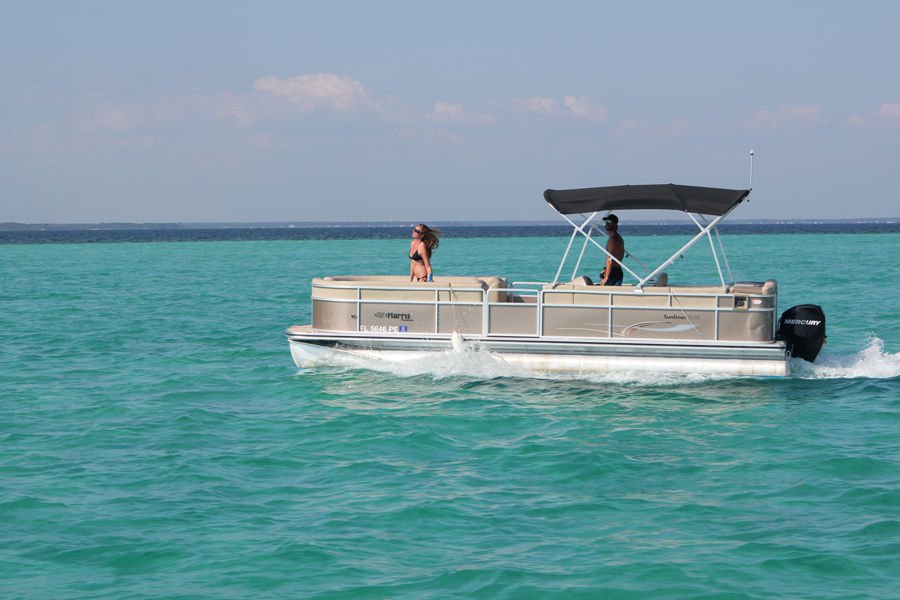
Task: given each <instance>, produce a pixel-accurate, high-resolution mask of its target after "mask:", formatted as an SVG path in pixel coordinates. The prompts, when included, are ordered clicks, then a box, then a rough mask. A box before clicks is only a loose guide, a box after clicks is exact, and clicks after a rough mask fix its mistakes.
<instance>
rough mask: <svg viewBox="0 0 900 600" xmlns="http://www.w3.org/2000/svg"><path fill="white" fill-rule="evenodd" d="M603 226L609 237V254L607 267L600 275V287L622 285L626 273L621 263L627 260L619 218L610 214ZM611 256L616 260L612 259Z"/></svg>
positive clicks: (604, 218) (607, 248) (604, 219)
mask: <svg viewBox="0 0 900 600" xmlns="http://www.w3.org/2000/svg"><path fill="white" fill-rule="evenodd" d="M603 224H604V226H605V227H606V235H607V236H609V239H608V240H607V241H606V251H607V252H608V253H609V254H608V255H607V257H606V266H605V267H603V271H602V272H601V273H600V285H622V278H623V276H624V273H622V265H621V263H622V261H623V260H624V259H625V240H623V239H622V236H621V235H619V217H617V216H616V215H614V214H612V213H610V214H608V215H606V216H605V217H603ZM610 255H611V256H614V257H615V258H616V260H613V259H612V258H610ZM616 261H618V262H616Z"/></svg>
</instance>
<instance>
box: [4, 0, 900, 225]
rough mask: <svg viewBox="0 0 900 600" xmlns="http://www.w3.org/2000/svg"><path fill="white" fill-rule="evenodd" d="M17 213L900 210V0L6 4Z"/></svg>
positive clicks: (829, 213)
mask: <svg viewBox="0 0 900 600" xmlns="http://www.w3.org/2000/svg"><path fill="white" fill-rule="evenodd" d="M0 8H2V14H3V21H2V23H0V78H2V86H0V221H18V222H55V223H62V222H98V221H107V222H108V221H137V222H146V221H217V222H218V221H235V222H238V221H299V220H306V221H310V220H312V221H315V220H360V221H364V220H400V221H404V222H411V221H425V222H434V223H440V222H441V221H446V220H496V219H516V220H522V219H526V220H527V219H541V220H547V219H553V218H554V214H555V213H553V212H552V211H551V210H550V209H549V208H548V207H547V206H546V204H545V203H544V201H543V199H542V196H541V194H542V192H543V190H544V189H546V188H569V187H589V186H598V185H618V184H624V183H632V184H634V183H662V182H675V183H685V184H693V185H709V186H722V187H733V188H739V187H744V186H746V185H747V179H748V160H747V155H748V153H749V150H750V149H751V148H752V149H754V150H755V151H756V160H755V163H754V181H753V187H754V193H753V195H752V196H751V200H750V203H749V204H748V205H746V206H744V207H741V208H740V209H739V210H738V211H737V212H736V213H735V215H734V216H735V218H857V217H859V218H863V217H896V216H900V67H898V64H900V2H898V1H896V0H891V1H879V0H872V1H865V2H860V3H849V2H830V1H826V2H813V1H803V0H801V1H792V2H770V1H765V0H764V1H754V2H741V3H738V2H713V1H708V2H700V1H698V2H662V1H659V2H650V1H636V2H629V3H624V2H560V3H553V4H551V3H547V2H400V1H395V2H287V1H283V2H266V1H262V2H253V3H250V2H226V1H217V2H212V1H210V2H203V1H187V2H168V1H164V0H160V1H154V2H91V1H84V2H64V1H58V2H44V1H30V2H18V1H5V0H0Z"/></svg>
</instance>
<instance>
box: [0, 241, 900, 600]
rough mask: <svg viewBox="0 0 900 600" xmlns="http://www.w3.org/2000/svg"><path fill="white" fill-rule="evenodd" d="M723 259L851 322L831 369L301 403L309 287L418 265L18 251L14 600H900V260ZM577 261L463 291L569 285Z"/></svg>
mask: <svg viewBox="0 0 900 600" xmlns="http://www.w3.org/2000/svg"><path fill="white" fill-rule="evenodd" d="M627 241H628V244H629V249H630V250H631V251H632V252H634V253H635V254H637V255H638V258H640V259H641V260H644V261H645V262H649V261H651V260H655V259H657V258H659V257H660V256H662V254H663V253H664V251H665V250H667V249H671V248H672V246H673V243H677V242H678V241H680V240H678V239H673V238H667V237H665V236H659V237H644V238H642V237H632V238H628V240H627ZM725 241H726V243H727V247H728V249H729V250H730V253H729V259H730V263H731V267H732V269H733V271H734V273H735V278H736V279H739V280H740V279H760V278H765V277H774V278H776V279H778V280H779V282H780V293H781V297H780V304H781V308H782V309H784V308H787V307H788V306H790V305H792V304H797V303H801V302H815V303H819V304H821V305H822V306H823V307H824V308H825V311H826V315H827V318H828V334H829V341H828V345H827V346H826V349H825V350H824V352H823V356H822V357H821V358H820V361H819V362H818V363H817V364H816V365H814V366H807V365H802V364H799V365H796V367H795V373H794V375H793V376H792V377H791V378H788V379H784V380H758V379H710V378H706V379H704V378H700V377H691V376H668V375H662V374H659V375H638V374H629V373H617V374H613V375H597V376H593V377H591V378H588V379H583V378H581V379H579V378H574V377H559V378H546V377H545V378H526V377H521V376H519V374H517V373H514V372H511V371H509V370H505V369H504V367H503V366H502V364H499V363H497V362H496V361H494V360H492V359H491V357H490V356H486V355H484V354H482V353H479V352H470V351H460V352H452V353H447V354H444V355H441V356H439V357H436V358H434V359H432V360H429V361H423V362H421V363H416V364H411V365H406V366H404V367H402V368H401V367H394V368H390V369H389V368H382V369H353V368H347V367H340V366H328V367H323V368H320V369H316V370H309V371H303V372H298V371H297V369H296V368H295V367H294V366H293V364H292V363H291V360H290V355H289V352H288V348H287V343H286V341H285V339H284V337H283V330H284V328H285V327H286V326H288V325H291V324H295V323H305V322H308V321H309V311H310V308H309V280H310V278H312V277H313V276H317V275H324V274H352V273H397V272H399V273H404V272H405V270H406V269H407V263H406V262H405V261H404V256H403V255H404V252H405V250H406V242H405V241H404V240H396V241H392V240H375V241H373V240H341V241H296V242H197V243H133V244H130V243H122V244H58V245H24V246H0V332H2V338H0V390H2V392H0V398H2V408H3V415H2V417H0V597H3V598H116V599H119V598H306V597H320V598H386V597H396V598H447V597H456V598H548V597H549V598H553V597H558V598H627V599H635V598H654V599H656V598H760V599H762V598H817V599H819V598H896V597H898V593H897V589H900V393H898V392H900V311H898V308H897V306H898V302H897V297H898V292H900V284H898V281H900V268H898V262H897V258H898V256H900V235H897V234H880V235H879V234H875V235H863V234H858V235H840V234H830V235H757V236H740V235H738V236H731V237H729V238H727V239H726V240H725ZM565 242H566V240H565V239H561V238H506V239H500V240H488V239H465V240H453V239H445V240H444V242H443V243H442V245H441V248H440V249H439V250H438V252H437V253H436V256H435V263H436V268H437V272H438V273H439V274H442V273H447V274H450V273H452V274H469V275H484V274H495V273H496V274H504V275H509V276H511V277H512V278H514V279H519V280H535V279H546V278H552V277H553V274H554V273H555V271H556V266H557V264H556V262H555V261H556V260H557V257H558V256H560V254H561V252H562V249H563V248H564V246H565ZM700 249H701V248H698V250H700ZM699 254H702V252H701V253H699ZM597 262H599V261H597ZM703 266H705V264H704V265H703ZM848 266H849V268H848ZM587 272H589V271H587ZM669 273H670V281H672V282H673V283H675V282H679V281H684V282H690V281H691V280H692V279H696V278H698V277H700V273H701V265H700V262H698V261H695V260H694V259H693V258H691V256H688V257H687V258H685V259H684V260H680V261H678V262H677V263H676V265H674V266H673V268H671V269H669ZM702 281H709V278H708V277H704V278H702V279H701V281H700V282H702ZM695 282H697V281H695Z"/></svg>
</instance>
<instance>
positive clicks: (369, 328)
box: [360, 325, 409, 333]
mask: <svg viewBox="0 0 900 600" xmlns="http://www.w3.org/2000/svg"><path fill="white" fill-rule="evenodd" d="M360 331H365V332H369V333H409V325H362V326H360Z"/></svg>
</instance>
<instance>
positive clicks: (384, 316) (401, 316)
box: [374, 312, 415, 321]
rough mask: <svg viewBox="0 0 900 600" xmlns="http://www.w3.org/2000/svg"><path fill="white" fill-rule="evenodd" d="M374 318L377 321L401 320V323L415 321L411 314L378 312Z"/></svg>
mask: <svg viewBox="0 0 900 600" xmlns="http://www.w3.org/2000/svg"><path fill="white" fill-rule="evenodd" d="M374 317H375V318H376V319H399V320H401V321H415V319H413V318H412V315H411V314H410V313H395V312H377V313H375V315H374Z"/></svg>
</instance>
